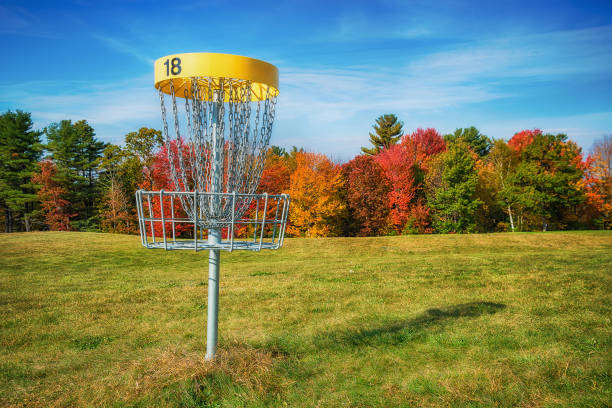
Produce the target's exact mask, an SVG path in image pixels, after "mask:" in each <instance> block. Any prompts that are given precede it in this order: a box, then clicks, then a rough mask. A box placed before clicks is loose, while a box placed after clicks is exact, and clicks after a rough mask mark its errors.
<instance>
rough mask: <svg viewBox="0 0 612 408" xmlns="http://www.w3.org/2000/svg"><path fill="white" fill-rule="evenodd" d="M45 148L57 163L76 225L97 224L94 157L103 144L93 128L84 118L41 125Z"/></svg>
mask: <svg viewBox="0 0 612 408" xmlns="http://www.w3.org/2000/svg"><path fill="white" fill-rule="evenodd" d="M45 133H46V135H47V140H48V144H47V150H49V152H50V153H51V157H52V159H53V161H54V162H55V164H56V165H57V167H58V179H59V180H61V183H62V186H63V187H64V188H66V190H67V191H68V192H69V193H70V195H69V198H68V201H69V202H70V203H71V205H72V209H71V210H72V211H73V212H74V213H77V214H78V216H77V219H76V220H75V225H76V227H77V229H92V228H96V227H97V217H96V215H97V211H96V210H95V203H96V202H97V200H98V198H99V196H100V191H99V188H98V182H97V181H98V160H99V158H100V157H101V156H102V151H103V150H104V147H105V146H106V144H105V143H104V142H102V141H99V140H97V139H96V137H95V132H94V129H93V128H92V127H91V126H90V125H89V124H88V123H87V122H86V121H84V120H81V121H78V122H75V123H74V124H73V123H72V121H70V120H63V121H61V122H60V123H53V124H51V125H50V126H49V127H47V128H46V129H45Z"/></svg>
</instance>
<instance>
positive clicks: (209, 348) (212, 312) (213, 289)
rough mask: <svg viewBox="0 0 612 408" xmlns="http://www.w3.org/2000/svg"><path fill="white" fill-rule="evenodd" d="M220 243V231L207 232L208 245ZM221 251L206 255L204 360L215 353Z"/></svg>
mask: <svg viewBox="0 0 612 408" xmlns="http://www.w3.org/2000/svg"><path fill="white" fill-rule="evenodd" d="M219 242H221V230H219V229H209V230H208V243H209V244H218V243H219ZM220 252H221V251H219V250H218V249H211V250H210V251H209V254H208V328H207V330H206V359H207V360H213V359H214V358H215V354H216V353H217V336H218V335H217V330H218V327H219V263H220V261H221V256H220V255H221V253H220Z"/></svg>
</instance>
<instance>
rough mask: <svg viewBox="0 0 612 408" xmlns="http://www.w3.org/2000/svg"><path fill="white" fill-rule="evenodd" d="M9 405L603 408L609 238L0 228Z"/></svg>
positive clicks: (3, 370) (611, 256) (610, 300)
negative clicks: (258, 242) (213, 239)
mask: <svg viewBox="0 0 612 408" xmlns="http://www.w3.org/2000/svg"><path fill="white" fill-rule="evenodd" d="M0 240H2V245H1V246H0V406H109V407H156V406H159V407H162V406H187V407H189V406H193V407H243V406H244V407H264V406H289V407H312V406H318V407H411V406H414V407H419V406H427V407H449V406H450V407H513V406H523V407H604V406H610V405H611V404H612V394H611V393H612V386H611V378H610V377H611V373H612V363H611V361H612V359H611V353H610V350H611V343H612V341H611V338H612V335H611V334H612V333H611V332H612V330H611V329H610V316H612V314H611V310H612V297H611V295H610V294H611V293H612V279H611V277H612V274H611V271H612V234H610V233H608V232H562V233H561V232H559V233H525V234H486V235H485V234H483V235H463V236H452V235H446V236H443V235H442V236H403V237H380V238H334V239H312V240H309V239H288V240H287V241H286V245H285V247H284V248H283V249H282V250H280V251H269V252H261V253H232V254H228V253H223V254H222V266H221V293H220V316H219V325H220V336H221V337H220V349H219V350H220V351H219V358H218V359H217V360H216V361H215V363H214V364H211V363H210V362H207V361H204V359H203V356H204V350H205V344H204V339H205V324H206V322H205V316H206V292H207V287H206V285H207V282H206V277H207V253H206V252H203V253H198V254H195V253H191V252H182V251H176V252H164V251H150V250H146V249H144V248H141V247H140V245H139V239H138V238H137V237H130V236H121V235H110V234H94V233H51V232H49V233H29V234H8V235H7V234H1V235H0Z"/></svg>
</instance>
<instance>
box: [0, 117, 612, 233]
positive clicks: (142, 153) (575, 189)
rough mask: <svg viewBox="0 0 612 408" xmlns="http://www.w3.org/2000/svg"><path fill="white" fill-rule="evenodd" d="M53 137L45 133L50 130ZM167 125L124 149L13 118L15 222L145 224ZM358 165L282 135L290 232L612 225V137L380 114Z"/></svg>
mask: <svg viewBox="0 0 612 408" xmlns="http://www.w3.org/2000/svg"><path fill="white" fill-rule="evenodd" d="M43 136H44V139H45V140H44V141H43ZM167 149H168V146H166V145H164V143H163V138H162V135H161V132H160V131H158V130H155V129H149V128H144V127H143V128H141V129H139V130H138V131H134V132H130V133H128V134H127V135H125V140H124V144H123V145H121V146H119V145H115V144H110V143H105V142H102V141H100V140H98V139H97V138H96V135H95V131H94V129H93V128H92V127H91V126H90V125H89V124H88V123H87V121H84V120H81V121H77V122H72V121H70V120H63V121H61V122H58V123H52V124H50V125H49V126H47V127H46V128H44V129H43V130H40V131H39V130H34V129H33V123H32V119H31V115H30V114H29V113H27V112H23V111H19V110H17V111H15V112H13V111H7V112H6V113H4V114H2V115H0V206H1V209H2V211H1V214H0V218H2V222H3V224H4V230H5V232H14V231H31V230H35V229H38V230H43V229H50V230H78V231H104V232H118V233H137V230H138V223H137V218H136V210H135V201H134V198H133V197H134V194H133V193H134V192H135V191H136V190H137V189H139V188H143V189H146V190H160V189H165V190H173V186H172V182H171V180H170V177H169V172H168V164H167V156H168V154H167V153H168V151H167ZM362 153H363V154H361V155H358V156H356V157H354V158H353V159H351V160H350V161H348V162H346V163H336V162H334V161H332V160H331V159H330V158H329V157H327V156H326V155H324V154H320V153H314V152H307V151H305V150H304V149H299V148H297V147H293V148H292V149H290V150H289V151H287V150H285V149H283V148H280V147H278V146H272V147H271V148H270V149H269V151H268V154H267V158H266V165H265V168H264V171H263V174H262V178H261V182H260V185H259V188H258V191H260V192H268V193H271V194H279V193H288V194H290V195H291V200H292V201H291V202H292V204H291V210H290V213H289V225H288V228H287V233H288V234H289V235H291V236H307V237H318V236H376V235H395V234H427V233H475V232H494V231H532V230H549V229H610V228H612V175H611V167H612V138H610V136H605V137H603V138H602V139H601V140H599V141H598V142H596V143H595V145H594V147H593V150H592V152H591V154H589V155H588V156H584V155H583V153H582V151H581V148H580V147H579V146H578V145H577V144H576V143H574V142H572V141H571V140H569V139H568V138H567V136H566V135H563V134H547V133H543V132H542V131H540V130H538V129H532V130H522V131H519V132H517V133H516V134H514V135H513V136H512V137H510V138H509V140H508V141H505V140H502V139H498V140H493V139H491V138H489V137H487V136H486V135H483V134H482V133H481V132H480V131H479V130H478V129H476V128H475V127H470V128H464V129H457V130H456V131H455V132H453V133H451V134H447V135H441V134H440V133H439V132H438V131H437V130H436V129H432V128H430V129H417V130H415V131H414V132H412V133H404V131H403V124H402V122H400V121H399V120H398V118H397V116H396V115H393V114H386V115H382V116H380V117H379V118H378V119H377V120H376V122H375V124H374V125H373V132H372V133H370V146H367V147H363V148H362Z"/></svg>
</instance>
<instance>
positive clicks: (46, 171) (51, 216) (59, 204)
mask: <svg viewBox="0 0 612 408" xmlns="http://www.w3.org/2000/svg"><path fill="white" fill-rule="evenodd" d="M39 167H40V171H39V172H38V173H35V174H34V175H33V176H32V184H35V185H38V186H40V189H39V190H38V192H37V195H38V199H39V200H40V203H41V207H42V212H43V214H44V217H45V222H46V224H47V226H48V227H49V229H50V230H52V231H70V229H71V227H70V218H73V217H76V215H77V214H71V213H70V211H69V206H70V202H69V201H68V200H66V199H65V198H64V197H65V196H66V195H67V194H68V191H67V190H66V189H65V188H64V187H62V185H61V184H60V182H59V181H58V180H57V166H56V165H55V163H53V161H51V160H48V159H47V160H43V161H42V162H40V163H39Z"/></svg>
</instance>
